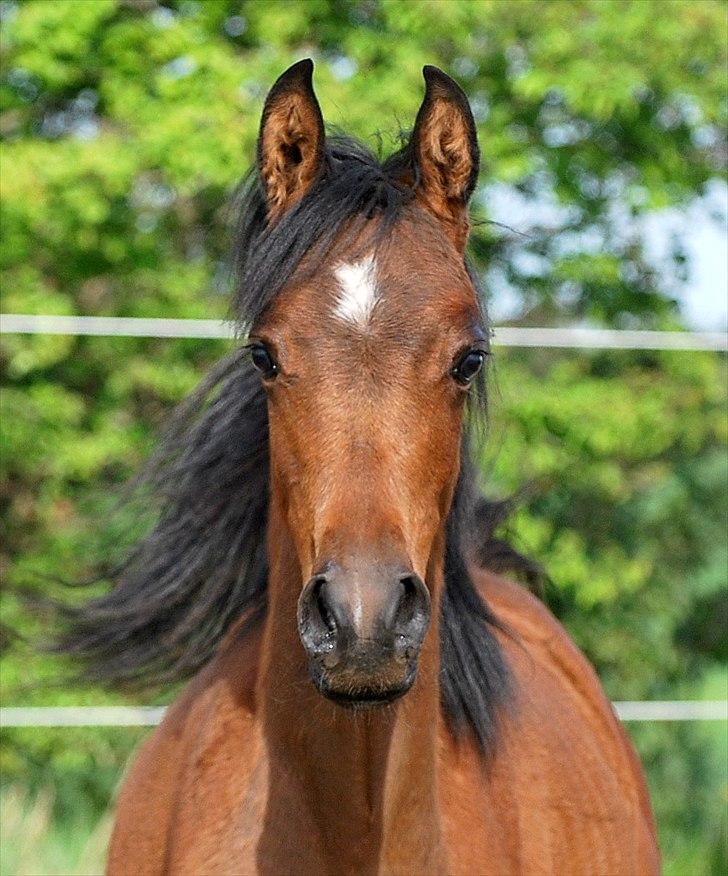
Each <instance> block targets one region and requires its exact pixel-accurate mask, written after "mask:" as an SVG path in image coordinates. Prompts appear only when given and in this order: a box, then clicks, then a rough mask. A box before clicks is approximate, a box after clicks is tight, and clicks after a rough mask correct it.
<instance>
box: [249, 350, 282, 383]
mask: <svg viewBox="0 0 728 876" xmlns="http://www.w3.org/2000/svg"><path fill="white" fill-rule="evenodd" d="M250 358H251V360H252V362H253V367H254V368H256V369H257V370H258V371H260V373H261V374H262V375H263V377H265V378H266V379H267V380H271V379H272V378H273V377H275V376H276V374H278V365H277V364H276V361H275V359H274V358H273V357H272V356H271V354H270V353H269V352H268V350H267V349H266V347H265V346H264V345H263V344H260V343H257V344H252V345H251V347H250Z"/></svg>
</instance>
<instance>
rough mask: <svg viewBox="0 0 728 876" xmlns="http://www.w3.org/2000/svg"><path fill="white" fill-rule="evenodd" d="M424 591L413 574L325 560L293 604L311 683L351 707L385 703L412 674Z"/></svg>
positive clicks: (424, 621) (425, 605) (425, 612)
mask: <svg viewBox="0 0 728 876" xmlns="http://www.w3.org/2000/svg"><path fill="white" fill-rule="evenodd" d="M429 622H430V595H429V592H428V590H427V587H426V586H425V584H424V583H423V581H422V580H421V579H420V578H419V577H418V576H417V575H416V574H414V572H412V571H409V570H402V569H401V568H398V567H392V566H384V565H377V564H373V565H364V566H361V565H359V566H356V567H353V568H350V569H345V568H344V567H342V566H338V565H335V564H329V565H328V566H327V567H326V569H325V571H323V572H321V573H319V574H317V575H314V577H313V578H312V579H311V580H310V581H309V582H308V584H307V585H306V586H305V587H304V589H303V592H302V593H301V596H300V598H299V601H298V632H299V635H300V637H301V642H302V643H303V647H304V648H305V649H306V653H307V654H308V658H309V670H310V673H311V678H312V680H313V682H314V684H315V685H316V686H317V687H318V689H319V691H320V692H321V693H322V694H323V695H324V696H326V697H328V698H329V699H331V700H333V701H334V702H337V703H339V704H340V705H344V706H349V707H350V708H367V707H371V706H376V705H382V704H384V703H388V702H391V701H392V700H394V699H396V698H397V697H400V696H402V695H403V694H405V693H406V692H407V691H408V690H409V689H410V687H411V686H412V684H413V683H414V680H415V677H416V675H417V662H418V658H419V653H420V648H421V646H422V642H423V639H424V637H425V633H426V632H427V628H428V626H429Z"/></svg>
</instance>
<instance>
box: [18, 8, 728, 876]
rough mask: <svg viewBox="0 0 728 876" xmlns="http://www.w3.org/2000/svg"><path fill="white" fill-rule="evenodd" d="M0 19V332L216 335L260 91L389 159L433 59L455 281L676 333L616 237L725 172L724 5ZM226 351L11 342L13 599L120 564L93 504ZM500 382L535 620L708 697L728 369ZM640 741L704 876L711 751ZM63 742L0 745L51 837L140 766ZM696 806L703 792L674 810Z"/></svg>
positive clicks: (717, 680) (680, 690)
mask: <svg viewBox="0 0 728 876" xmlns="http://www.w3.org/2000/svg"><path fill="white" fill-rule="evenodd" d="M0 11H1V14H2V16H3V28H2V36H1V39H2V43H1V51H2V57H3V70H2V73H3V76H2V82H1V84H0V101H1V103H0V133H1V134H2V136H3V152H2V165H3V168H2V169H3V173H2V202H3V213H2V221H3V241H2V246H1V248H0V264H1V265H2V270H3V309H4V310H5V311H10V312H22V313H28V312H36V313H85V314H104V315H130V316H168V317H214V316H222V315H224V314H225V313H226V308H227V293H228V291H229V285H230V283H229V272H228V270H227V268H226V261H225V259H226V253H227V249H228V245H229V235H228V227H229V225H230V219H231V210H230V207H229V204H230V197H231V194H232V192H233V191H234V189H235V186H236V184H237V182H238V180H239V179H240V177H241V176H242V174H243V172H244V170H245V168H246V165H247V164H248V162H249V161H250V160H251V159H252V157H253V148H254V142H255V137H256V133H257V124H258V120H259V114H260V108H261V104H262V97H263V95H264V93H265V91H266V89H267V87H268V86H269V85H270V84H271V83H272V81H273V80H274V79H275V77H276V76H277V75H278V74H279V73H280V72H281V70H283V69H284V68H285V67H287V66H288V65H289V64H290V63H291V62H292V61H293V60H296V59H298V58H300V57H303V56H307V55H311V56H313V57H314V58H315V60H316V63H317V68H316V82H317V90H318V93H319V96H320V98H321V103H322V107H323V110H324V115H325V117H326V118H327V119H328V120H329V121H330V122H332V123H335V124H336V125H339V126H341V127H342V128H344V129H345V130H347V131H348V132H350V133H352V134H355V135H357V136H360V137H363V138H364V139H366V140H367V141H369V142H370V143H371V142H374V143H375V144H377V143H378V144H380V146H381V148H382V149H383V150H385V151H386V150H387V149H390V148H393V147H395V146H396V144H397V142H398V135H399V131H400V127H405V128H406V127H407V126H408V125H410V124H411V122H412V119H413V117H414V113H415V112H416V109H417V106H418V105H419V102H420V99H421V94H422V79H421V67H422V65H423V64H424V63H435V64H438V65H439V66H441V67H443V68H444V69H446V70H448V71H449V72H451V73H452V74H453V75H454V76H456V77H457V78H458V79H459V80H460V81H461V83H462V84H463V86H464V87H465V89H466V90H467V92H468V94H469V97H470V99H471V101H472V104H473V108H474V112H475V115H476V119H477V121H478V128H479V136H480V143H481V148H482V152H483V159H484V160H483V168H482V173H481V179H480V186H479V190H478V194H477V196H476V208H475V214H476V219H478V220H481V221H480V222H479V224H477V225H476V227H475V230H474V235H473V241H472V254H473V259H474V263H475V265H476V268H477V269H478V271H479V272H480V273H481V274H482V276H483V280H484V286H485V289H486V293H487V294H489V295H491V296H495V297H496V298H497V296H498V295H500V294H502V293H503V290H504V288H508V289H510V291H511V292H512V293H513V292H515V293H516V295H517V297H518V300H519V302H520V307H521V314H520V316H519V319H520V320H523V321H531V322H534V321H537V322H538V323H544V322H547V323H551V324H559V325H562V324H568V323H570V322H572V321H575V320H584V319H587V320H589V321H591V322H593V323H595V324H598V325H606V326H617V327H620V326H629V327H632V326H637V327H647V328H677V327H679V326H680V324H681V316H680V313H679V309H678V306H677V304H676V301H675V294H674V293H675V290H676V289H677V288H678V284H680V283H682V282H683V281H684V279H685V277H686V273H687V271H688V270H689V265H688V264H687V263H686V261H685V257H684V253H683V251H682V248H681V246H680V242H679V241H676V244H675V249H674V253H673V256H674V258H673V265H674V270H673V271H672V272H668V273H662V274H661V273H659V272H657V271H656V270H655V267H654V266H653V265H652V264H651V263H650V261H649V259H648V258H647V256H646V253H645V246H644V241H643V240H642V239H641V237H640V233H639V227H640V225H639V222H638V221H636V220H638V219H639V217H640V216H643V215H645V214H647V213H649V211H653V210H656V209H659V208H662V207H665V206H668V205H670V206H673V207H676V208H678V209H684V208H686V207H687V205H689V204H690V203H691V202H692V201H693V200H694V199H695V198H697V197H699V196H700V195H701V194H702V193H703V192H704V190H705V188H706V186H708V185H711V184H714V181H715V180H716V179H724V178H725V164H726V151H727V148H726V136H725V130H726V103H725V91H726V72H725V71H726V39H725V36H726V27H725V7H724V5H723V4H722V3H720V2H710V0H701V2H673V0H654V2H650V0H642V2H640V3H627V2H621V0H600V2H593V0H592V2H590V0H576V2H568V3H566V2H549V3H544V2H538V0H536V2H534V0H511V2H495V0H449V2H447V3H444V2H428V0H422V2H417V3H413V2H406V0H404V2H403V0H308V2H306V3H300V2H275V3H269V2H247V3H240V2H232V0H217V2H191V0H180V2H169V3H166V2H165V3H162V2H155V0H93V2H89V0H57V2H54V3H47V2H22V3H13V2H5V3H3V4H2V6H1V7H0ZM375 126H378V127H375ZM503 191H506V192H507V193H508V194H509V196H510V197H511V198H512V199H517V203H518V204H519V205H521V206H522V208H523V210H524V219H523V223H522V225H523V227H520V223H516V224H515V231H514V230H510V229H504V228H502V227H500V226H498V225H495V224H493V223H490V222H488V219H489V218H490V216H491V211H492V205H493V203H494V198H495V197H496V196H497V195H498V194H499V193H501V194H502V192H503ZM546 208H548V209H546ZM526 211H527V212H526ZM519 231H526V232H527V234H526V235H525V236H523V235H522V234H519V233H517V232H519ZM496 303H497V302H496ZM224 349H225V345H224V344H222V343H217V342H213V343H211V342H207V341H204V342H201V341H154V340H143V339H103V338H67V337H52V336H47V337H33V338H31V337H22V336H6V337H5V338H3V341H2V351H1V356H2V364H3V370H4V384H5V385H4V389H3V394H2V404H3V411H4V415H3V419H2V428H3V442H4V443H3V454H2V481H1V483H2V495H3V499H2V501H3V505H2V507H3V515H4V522H5V525H6V539H5V542H4V547H3V559H2V562H3V569H4V576H3V577H4V578H5V580H6V582H7V583H8V584H9V585H12V586H13V587H24V586H28V587H37V580H38V578H37V575H38V573H39V572H40V573H44V574H50V575H61V576H63V577H66V578H74V579H77V578H79V577H84V576H85V575H86V574H88V573H89V572H90V571H91V569H92V568H93V567H94V566H95V564H96V563H97V561H99V560H105V559H107V558H108V557H109V556H111V555H114V554H115V553H116V552H118V546H119V544H121V543H123V538H122V537H121V533H120V530H119V529H116V528H113V527H112V526H111V525H109V526H107V525H103V526H101V525H99V523H98V521H99V520H103V519H106V516H105V512H106V510H108V508H109V506H110V505H111V503H112V499H111V498H110V496H111V492H112V488H113V487H114V486H115V485H117V484H119V483H121V482H122V481H123V480H124V479H125V478H126V477H128V475H129V474H130V473H131V472H133V471H134V470H135V469H136V468H137V467H138V465H139V464H140V462H141V461H142V459H143V458H144V456H145V455H146V454H147V453H148V451H149V449H150V447H151V445H152V441H153V438H152V436H153V433H154V431H155V429H157V428H158V427H159V425H160V423H161V422H162V421H163V419H164V417H165V415H166V413H167V411H168V410H169V408H170V407H171V406H172V405H173V404H174V403H175V402H176V401H177V400H179V399H180V398H182V397H183V396H184V395H185V394H186V393H187V392H188V391H189V390H190V389H191V388H192V387H193V386H194V384H195V383H196V382H197V380H198V379H199V377H200V375H201V374H202V373H203V372H204V371H205V369H206V368H207V367H209V365H210V364H211V363H212V362H213V361H215V359H217V358H218V357H219V356H220V354H221V352H222V351H223V350H224ZM497 360H498V364H497V373H496V393H495V395H494V399H493V403H492V411H491V430H490V440H489V443H488V445H487V447H486V449H485V450H484V455H483V461H484V470H485V474H486V482H487V483H488V484H489V485H490V488H491V490H495V491H496V492H502V493H507V492H510V491H513V490H517V489H519V488H520V487H521V486H523V483H524V479H525V480H530V481H532V482H533V486H532V489H531V491H530V494H529V495H530V498H529V499H528V500H527V501H526V503H525V504H524V505H523V507H522V508H521V509H520V510H519V512H518V513H517V515H516V517H515V518H514V520H513V522H512V524H511V534H512V536H513V537H514V538H515V539H516V541H517V543H518V546H519V547H520V548H521V549H523V550H525V551H527V552H528V553H530V554H531V555H534V556H536V557H537V558H538V559H540V560H541V561H542V563H543V564H544V566H545V568H546V569H547V570H548V572H549V575H550V578H551V581H552V585H551V586H550V587H549V588H548V590H547V593H546V597H547V599H548V601H549V603H550V604H551V606H552V608H554V610H556V611H557V613H558V614H559V616H560V617H561V618H562V619H563V620H564V622H565V623H566V624H567V626H568V627H569V629H570V630H571V632H572V633H573V634H574V635H575V637H576V638H577V640H578V641H579V643H580V644H581V645H582V647H584V648H585V649H586V650H587V652H588V654H589V656H590V657H591V659H592V660H594V661H595V663H596V665H597V667H598V669H599V671H600V673H601V676H602V678H603V680H604V683H605V685H606V687H607V690H608V692H609V694H610V695H612V696H614V697H623V698H624V697H630V698H643V697H644V698H649V697H658V696H682V695H687V696H694V695H695V693H696V691H700V690H701V689H703V688H701V686H705V685H711V684H712V685H713V686H715V685H718V686H719V687H720V685H721V684H724V681H723V676H721V675H718V674H717V673H718V672H719V670H718V668H717V667H718V666H719V663H718V660H719V659H720V654H719V647H720V641H721V636H720V635H718V636H716V634H715V631H714V629H713V628H712V627H711V622H712V621H711V619H712V618H714V617H715V616H716V612H720V611H723V612H725V611H726V594H725V568H726V558H725V541H724V528H723V527H724V525H725V516H726V511H725V503H724V499H723V498H721V497H722V495H723V489H724V486H725V483H726V467H725V441H726V424H725V418H724V414H723V411H724V404H725V386H726V381H725V363H724V362H723V361H722V360H721V359H719V358H718V357H717V356H716V355H712V354H707V353H706V354H682V353H680V354H677V353H664V354H663V353H650V352H635V353H627V352H624V353H614V352H610V353H587V352H580V353H578V354H577V353H567V352H563V351H561V352H548V351H543V350H540V351H530V352H526V351H523V352H518V353H515V352H512V353H509V354H507V355H506V354H503V353H500V354H499V355H498V357H497ZM122 523H123V524H124V525H123V526H121V529H122V530H124V531H126V528H127V527H126V524H128V523H130V521H122ZM131 524H132V526H133V525H135V521H131ZM3 619H4V621H5V623H6V624H8V625H9V626H10V627H13V628H14V629H19V630H21V631H22V632H23V633H25V634H28V635H30V634H32V633H35V632H38V631H39V630H40V629H41V628H42V626H43V624H44V623H46V621H47V620H48V618H47V617H46V616H45V615H43V614H40V615H35V616H28V614H27V613H26V612H24V611H23V609H22V605H21V603H20V602H18V601H17V600H15V598H14V597H11V596H6V598H5V601H4V608H3ZM2 645H3V649H4V651H5V654H4V658H3V667H4V668H3V673H2V682H3V686H4V701H5V702H6V703H12V702H17V703H20V702H26V703H27V702H31V701H33V702H41V701H43V702H50V701H56V702H57V701H59V698H60V696H61V695H60V694H59V693H57V692H54V691H53V690H52V689H51V690H50V691H49V690H41V689H40V688H38V687H37V686H36V685H35V684H34V685H32V686H31V689H29V688H28V686H27V685H28V679H29V678H33V679H38V680H40V679H46V678H49V677H51V676H54V675H56V674H57V673H58V666H57V664H55V663H53V662H52V661H50V660H49V659H48V658H40V657H38V656H37V655H33V654H30V653H29V652H28V649H27V646H24V645H23V643H22V642H20V641H18V640H15V639H14V638H12V637H10V638H7V639H3V642H2ZM104 695H105V696H108V694H104ZM720 695H722V694H721V693H719V694H718V696H720ZM62 696H63V699H64V700H65V701H67V702H79V701H80V698H81V696H86V697H95V698H96V701H98V699H99V697H100V696H101V694H100V693H98V692H97V693H93V692H92V693H88V692H85V693H82V692H81V691H80V690H76V689H69V690H65V691H64V692H63V695H62ZM59 734H62V735H59ZM635 737H636V739H637V741H638V742H639V744H640V747H641V749H642V752H643V756H644V757H645V759H646V761H647V764H648V768H649V770H650V780H651V782H652V785H653V789H654V790H655V791H656V794H655V803H656V806H657V808H658V816H659V818H660V822H661V829H662V839H663V845H664V847H665V850H666V855H667V862H668V870H672V872H676V873H677V872H679V873H685V872H706V871H707V870H708V869H709V868H710V867H711V866H713V867H715V868H716V869H717V868H718V867H719V857H718V855H719V854H720V851H719V849H720V845H719V843H720V839H719V837H720V830H721V828H720V814H721V813H720V811H719V806H720V804H719V803H716V800H717V799H719V798H718V797H717V795H718V794H720V793H725V792H724V790H723V791H722V792H721V791H720V790H719V787H720V783H723V785H722V787H723V788H725V778H724V775H725V767H724V765H723V766H721V767H720V769H721V770H723V773H722V774H718V773H716V771H715V770H712V771H711V770H710V769H708V765H709V763H711V761H710V760H709V758H710V757H716V756H718V755H716V754H715V753H716V751H717V752H718V753H719V752H720V748H718V749H716V747H715V740H713V741H712V742H711V740H710V738H706V737H705V734H704V732H703V729H700V728H694V727H690V726H685V727H680V728H677V729H675V728H664V727H663V728H660V727H648V728H644V729H642V730H640V732H639V733H636V734H635ZM70 738H71V737H70V736H69V735H67V731H58V732H56V733H50V732H49V733H45V734H42V733H37V732H36V733H34V734H29V733H14V734H11V733H6V734H5V737H4V748H3V767H4V772H5V774H6V776H7V780H12V781H16V782H17V781H22V780H24V778H23V777H27V780H28V781H30V782H32V783H33V787H37V786H39V785H42V784H44V783H46V782H48V780H49V774H48V769H49V765H50V764H52V765H53V774H52V778H53V780H54V783H55V784H56V787H57V801H56V807H55V808H56V814H57V816H58V818H59V819H60V821H59V824H63V823H68V819H69V818H71V813H72V812H73V811H74V810H75V811H78V810H79V808H80V809H84V807H85V808H86V809H88V811H90V812H91V811H94V812H95V811H96V809H97V808H98V807H99V806H100V805H101V801H102V800H104V799H106V798H107V796H108V793H109V789H110V787H111V783H112V781H113V779H112V778H111V776H112V775H114V774H115V770H116V764H117V763H118V762H119V759H120V758H121V757H122V756H123V754H124V753H125V752H126V751H128V750H129V742H128V741H125V740H128V738H129V737H128V736H126V735H125V734H124V733H123V732H122V731H119V732H118V733H117V734H115V735H114V736H113V738H112V737H110V736H108V735H104V734H103V733H102V732H99V733H90V732H87V731H83V732H79V733H78V734H77V735H76V736H75V737H73V743H72V744H70V743H69V740H70ZM719 744H720V743H719ZM711 746H712V747H711ZM710 752H712V754H709V753H710ZM104 765H105V766H104ZM689 781H695V783H696V785H697V784H699V787H700V788H701V791H700V792H699V793H698V792H696V797H695V799H694V800H692V801H690V804H689V805H688V806H687V810H688V812H687V814H686V804H685V800H684V799H683V791H684V786H685V784H686V783H687V782H689ZM82 801H85V802H82ZM688 815H689V819H688ZM69 866H70V865H69Z"/></svg>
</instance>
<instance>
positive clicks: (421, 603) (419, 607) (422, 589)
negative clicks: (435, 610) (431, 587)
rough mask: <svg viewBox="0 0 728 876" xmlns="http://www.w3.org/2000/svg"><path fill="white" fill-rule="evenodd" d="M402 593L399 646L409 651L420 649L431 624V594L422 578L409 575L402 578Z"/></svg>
mask: <svg viewBox="0 0 728 876" xmlns="http://www.w3.org/2000/svg"><path fill="white" fill-rule="evenodd" d="M399 582H400V584H401V585H402V592H401V594H400V597H399V603H398V605H397V610H396V615H395V616H396V623H395V631H396V633H397V640H398V645H399V647H400V648H402V647H404V648H406V649H407V650H408V651H409V650H411V649H412V646H414V647H415V648H419V646H420V644H421V643H422V639H423V638H424V635H425V632H426V631H427V627H428V625H429V622H430V594H429V591H428V590H427V587H426V586H425V584H424V583H423V582H422V581H421V580H420V578H419V577H418V576H417V575H415V574H413V573H409V574H407V575H402V576H400V579H399Z"/></svg>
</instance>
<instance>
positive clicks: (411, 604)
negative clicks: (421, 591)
mask: <svg viewBox="0 0 728 876" xmlns="http://www.w3.org/2000/svg"><path fill="white" fill-rule="evenodd" d="M399 581H400V584H401V585H402V595H401V596H400V599H399V606H398V608H397V617H398V619H399V621H400V623H404V624H406V623H407V622H408V621H410V620H412V618H413V617H414V615H415V612H416V611H417V604H418V602H419V600H418V598H417V582H416V579H415V577H414V576H413V575H402V577H401V578H400V579H399Z"/></svg>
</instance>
